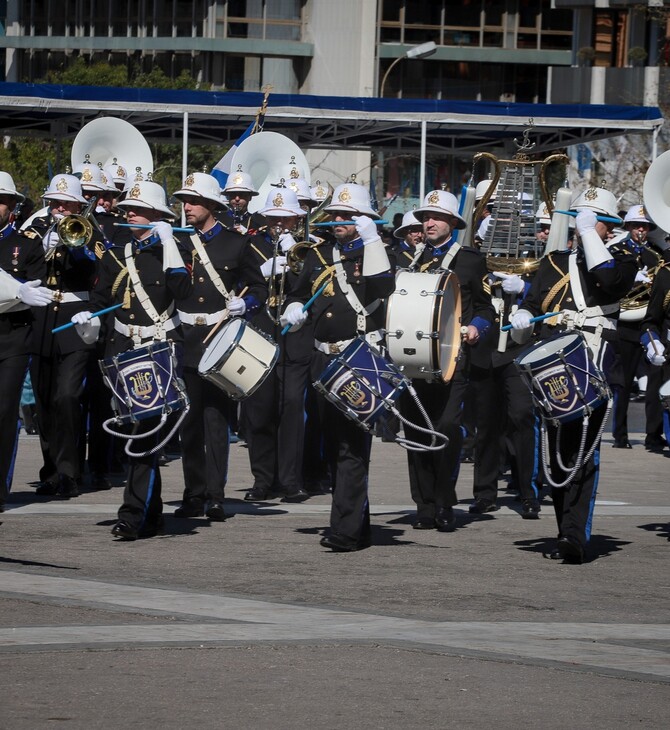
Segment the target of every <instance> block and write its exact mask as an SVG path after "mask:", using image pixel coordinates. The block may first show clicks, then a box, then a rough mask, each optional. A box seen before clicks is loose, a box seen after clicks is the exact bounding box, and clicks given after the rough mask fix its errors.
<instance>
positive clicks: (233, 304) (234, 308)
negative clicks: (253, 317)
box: [227, 297, 247, 317]
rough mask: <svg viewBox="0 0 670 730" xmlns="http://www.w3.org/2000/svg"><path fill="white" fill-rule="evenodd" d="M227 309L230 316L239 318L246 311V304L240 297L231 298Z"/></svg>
mask: <svg viewBox="0 0 670 730" xmlns="http://www.w3.org/2000/svg"><path fill="white" fill-rule="evenodd" d="M227 309H228V312H229V313H230V315H231V316H233V317H241V316H242V315H243V314H244V313H245V312H246V311H247V303H246V302H245V301H244V299H242V298H241V297H231V298H230V299H229V300H228V306H227Z"/></svg>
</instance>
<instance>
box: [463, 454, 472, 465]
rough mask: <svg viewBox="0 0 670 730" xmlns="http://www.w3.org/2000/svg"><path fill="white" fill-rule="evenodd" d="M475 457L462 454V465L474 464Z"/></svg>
mask: <svg viewBox="0 0 670 730" xmlns="http://www.w3.org/2000/svg"><path fill="white" fill-rule="evenodd" d="M474 463H475V459H474V456H473V455H472V454H470V453H468V452H465V453H463V454H461V464H474Z"/></svg>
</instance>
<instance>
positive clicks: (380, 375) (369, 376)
mask: <svg viewBox="0 0 670 730" xmlns="http://www.w3.org/2000/svg"><path fill="white" fill-rule="evenodd" d="M407 385H408V381H407V378H405V377H404V375H403V374H402V373H401V372H400V370H398V368H397V367H395V365H393V364H392V363H390V362H388V361H387V360H385V359H384V357H383V356H382V354H381V353H380V352H379V350H377V349H375V348H374V347H372V346H371V345H369V344H368V343H367V342H366V340H365V338H363V337H358V338H356V339H355V340H353V341H352V342H351V343H350V344H349V345H347V347H345V348H344V350H343V351H342V352H341V353H340V354H339V356H338V357H336V358H335V359H334V360H333V361H332V362H330V363H329V364H328V367H327V368H326V369H325V370H324V371H323V373H322V374H321V376H320V377H319V379H318V380H316V382H315V383H314V387H315V388H316V389H317V390H318V391H319V392H320V393H322V394H323V395H324V396H325V397H326V398H327V399H328V400H329V401H330V402H331V403H333V405H335V406H336V407H337V408H338V409H339V410H341V411H342V413H344V415H345V416H346V417H347V418H350V419H351V420H352V421H354V422H355V423H356V424H358V425H359V426H360V427H361V428H363V429H365V430H366V431H370V430H371V429H372V427H373V426H374V424H375V423H376V422H377V421H378V420H379V418H381V417H382V416H386V415H388V414H389V412H390V410H391V409H392V408H393V406H394V404H395V402H396V400H398V398H399V396H400V394H401V393H402V391H403V390H405V388H406V387H407Z"/></svg>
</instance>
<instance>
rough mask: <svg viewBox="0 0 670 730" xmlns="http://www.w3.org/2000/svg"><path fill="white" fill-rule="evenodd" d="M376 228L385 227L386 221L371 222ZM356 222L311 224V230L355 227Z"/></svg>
mask: <svg viewBox="0 0 670 730" xmlns="http://www.w3.org/2000/svg"><path fill="white" fill-rule="evenodd" d="M372 222H373V223H374V224H375V225H376V226H385V225H386V224H387V223H388V221H379V220H375V221H372ZM355 225H356V221H326V222H325V223H312V224H311V227H312V228H327V227H328V226H355Z"/></svg>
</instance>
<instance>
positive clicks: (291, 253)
mask: <svg viewBox="0 0 670 730" xmlns="http://www.w3.org/2000/svg"><path fill="white" fill-rule="evenodd" d="M315 245H316V244H314V243H310V242H309V241H298V243H296V244H295V245H294V246H291V248H289V250H288V251H287V252H286V265H287V266H288V268H289V269H290V270H291V271H292V272H293V273H294V274H299V273H300V272H301V271H302V269H303V266H304V265H305V259H306V258H307V254H308V253H309V252H310V251H311V250H312V248H314V246H315ZM284 275H286V274H285V273H284Z"/></svg>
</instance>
